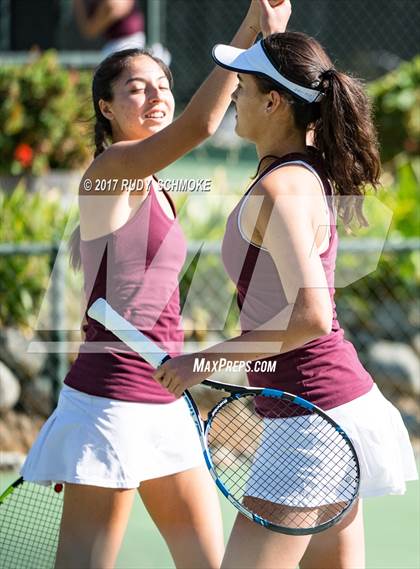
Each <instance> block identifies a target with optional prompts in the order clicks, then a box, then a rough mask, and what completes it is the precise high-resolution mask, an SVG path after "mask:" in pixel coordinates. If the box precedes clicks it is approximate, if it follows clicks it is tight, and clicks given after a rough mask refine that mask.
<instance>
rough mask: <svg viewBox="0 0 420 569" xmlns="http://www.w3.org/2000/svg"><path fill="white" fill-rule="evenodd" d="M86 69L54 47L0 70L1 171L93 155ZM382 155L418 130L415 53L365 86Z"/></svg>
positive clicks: (419, 74)
mask: <svg viewBox="0 0 420 569" xmlns="http://www.w3.org/2000/svg"><path fill="white" fill-rule="evenodd" d="M91 79H92V73H91V71H76V70H67V69H64V68H63V67H61V66H60V65H59V63H58V60H57V55H56V53H55V52H54V51H52V50H50V51H46V52H44V53H43V54H41V55H38V56H35V58H34V59H33V61H32V62H30V63H28V64H26V65H19V66H10V67H6V66H5V67H3V68H1V69H0V125H1V128H0V175H2V174H3V175H8V174H12V175H18V174H21V173H23V172H25V173H33V174H42V173H45V172H47V171H48V170H50V169H53V168H60V169H73V168H76V169H77V168H81V167H83V165H84V164H85V162H86V161H87V160H88V159H90V158H91V156H92V142H91V138H92V137H91V126H90V121H89V119H90V118H91V117H92V116H93V108H92V103H91V94H90V88H91ZM369 92H370V94H371V96H372V98H373V103H374V108H375V115H376V122H377V125H378V129H379V135H380V141H381V152H382V160H383V161H384V162H387V161H389V160H392V159H393V158H394V157H395V156H396V155H397V154H400V153H401V152H402V151H404V152H406V153H408V154H410V155H414V154H416V153H418V150H419V135H420V117H419V108H420V57H417V58H415V59H413V60H412V61H411V62H408V63H404V64H402V65H401V66H400V67H399V68H398V69H397V70H395V71H393V72H392V73H389V74H388V75H386V76H384V77H383V78H381V79H379V80H378V81H375V82H374V83H372V84H371V85H370V86H369Z"/></svg>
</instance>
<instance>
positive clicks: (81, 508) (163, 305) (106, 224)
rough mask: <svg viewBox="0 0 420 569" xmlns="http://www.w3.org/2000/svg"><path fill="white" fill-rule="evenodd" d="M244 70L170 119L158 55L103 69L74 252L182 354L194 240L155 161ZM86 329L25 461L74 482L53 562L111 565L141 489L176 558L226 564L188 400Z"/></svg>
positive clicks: (97, 287)
mask: <svg viewBox="0 0 420 569" xmlns="http://www.w3.org/2000/svg"><path fill="white" fill-rule="evenodd" d="M260 2H261V0H259V1H258V2H251V5H250V8H249V11H248V13H247V15H246V17H245V18H244V21H243V23H242V25H241V27H240V28H239V30H238V32H237V34H236V36H235V37H234V39H233V42H232V45H234V46H237V47H238V48H246V47H249V46H250V45H252V42H253V41H255V38H256V35H257V33H258V30H259V28H260V11H259V4H260ZM289 16H290V3H289V2H285V3H284V4H283V5H282V6H279V7H278V8H276V10H274V11H273V12H272V13H271V16H270V18H269V21H267V22H265V21H264V20H261V26H264V29H267V30H268V31H270V30H271V31H272V32H274V31H279V30H281V31H284V29H285V27H286V24H287V21H288V19H289ZM235 83H236V78H235V75H234V74H233V73H229V72H227V71H225V70H222V69H220V68H216V69H215V70H214V71H213V72H212V73H211V75H210V76H209V77H208V79H207V80H206V81H205V82H204V83H203V85H202V86H201V87H200V88H199V90H198V91H197V93H196V94H195V95H194V97H193V98H192V100H191V101H190V103H189V104H188V106H187V107H186V109H185V111H184V112H183V113H182V114H181V115H180V116H179V117H178V118H177V119H176V120H175V121H174V122H172V119H173V113H174V99H173V95H172V77H171V74H170V71H169V69H168V68H167V67H166V65H165V64H164V63H163V62H161V61H160V60H159V59H157V58H156V57H153V56H151V55H150V54H148V53H147V52H144V51H142V50H140V49H129V50H125V51H119V52H117V53H115V54H113V55H111V56H109V57H108V58H107V59H105V60H104V61H103V62H102V63H101V65H100V66H99V67H98V69H97V70H96V72H95V74H94V77H93V85H92V94H93V104H94V108H95V115H96V124H95V145H96V151H95V159H94V161H93V162H92V164H91V165H90V166H89V168H88V169H87V171H86V173H85V174H84V176H83V179H82V182H81V184H80V196H79V205H80V229H78V230H77V231H76V232H75V234H74V236H73V244H72V245H73V260H74V262H75V264H77V262H78V259H77V257H78V256H79V255H80V257H81V265H82V268H83V271H84V277H85V294H86V299H87V307H89V306H90V305H91V304H92V303H93V302H94V301H95V300H96V299H97V298H98V297H105V298H107V300H108V301H109V302H110V303H111V304H113V306H115V307H116V308H117V309H118V310H119V311H120V312H121V314H123V315H124V316H125V317H126V318H127V319H128V320H129V321H130V322H131V323H132V324H134V325H135V326H136V327H138V329H139V330H142V331H144V332H146V334H148V335H149V337H150V338H151V339H152V340H154V341H155V342H157V343H159V344H160V345H161V347H162V348H164V349H165V350H167V351H168V352H169V353H170V354H172V355H176V354H179V353H181V351H182V341H183V331H182V328H181V325H180V316H179V292H178V274H179V272H180V270H181V267H182V265H183V263H184V260H185V256H186V244H185V238H184V236H183V233H182V231H181V228H180V225H179V223H178V220H177V218H176V213H175V209H174V206H173V203H172V201H171V200H170V198H169V195H167V194H166V193H165V192H162V191H159V184H158V182H157V181H156V179H155V178H154V177H153V173H154V172H156V171H159V170H161V169H162V168H164V167H165V166H167V165H169V164H170V163H172V162H174V161H175V160H176V159H177V158H179V157H181V156H183V155H184V154H185V153H187V152H188V151H190V150H191V149H193V148H194V147H196V146H197V145H198V144H200V143H201V142H202V141H203V140H205V139H206V138H207V137H208V136H210V135H211V134H212V133H213V132H214V131H215V130H216V128H217V127H218V125H219V123H220V121H221V119H222V117H223V115H224V113H225V111H226V109H227V108H228V106H229V103H230V94H231V93H232V90H233V89H234V86H235ZM125 182H128V183H129V184H130V183H131V184H133V186H132V187H133V188H135V189H134V190H133V191H129V190H130V187H131V186H130V187H128V186H127V185H126V186H124V183H125ZM139 182H140V184H139ZM98 196H101V198H102V199H101V200H99V199H98ZM79 261H80V259H79ZM84 332H85V335H86V337H85V341H84V343H83V344H82V345H81V347H80V351H79V355H78V357H77V359H76V361H75V362H74V364H73V366H72V367H71V369H70V371H69V373H68V375H67V377H66V379H65V386H64V387H63V389H62V392H61V394H60V399H59V403H58V407H57V409H56V410H55V411H54V413H53V415H52V416H51V417H50V418H49V419H48V421H47V422H46V424H45V425H44V427H43V428H42V430H41V432H40V434H39V436H38V438H37V440H36V442H35V444H34V446H33V447H32V449H31V451H30V453H29V455H28V457H27V460H26V462H25V464H24V466H23V469H22V475H23V477H24V479H25V480H28V481H32V482H39V483H44V484H48V483H50V482H51V481H57V482H64V483H65V495H64V510H63V517H62V522H61V531H60V540H59V546H58V553H57V559H56V567H57V569H58V568H61V569H70V568H87V567H92V568H95V569H98V568H105V567H107V568H110V567H113V566H114V563H115V560H116V557H117V554H118V551H119V548H120V545H121V541H122V538H123V535H124V531H125V528H126V524H127V520H128V515H129V512H130V508H131V504H132V500H133V497H134V494H135V492H136V490H137V489H138V490H139V493H140V496H141V498H142V500H143V502H144V504H145V505H146V508H147V509H148V511H149V513H150V515H151V517H152V519H153V520H154V522H155V523H156V525H157V527H158V528H159V530H160V532H161V534H162V535H163V537H164V538H165V540H166V542H167V544H168V547H169V549H170V552H171V554H172V557H173V559H174V562H175V564H176V566H177V567H194V568H199V567H203V568H204V567H205V568H210V567H212V568H214V569H215V568H216V567H219V566H220V562H221V560H222V556H223V532H222V524H221V516H220V511H219V505H218V500H217V494H216V490H215V487H214V485H213V483H212V482H211V478H210V476H209V474H208V471H207V469H206V468H205V465H204V460H203V455H202V451H201V447H200V443H199V439H198V437H197V433H196V431H195V427H194V424H193V421H192V420H191V417H190V415H189V410H188V407H187V405H186V403H185V401H183V400H176V398H175V397H174V396H173V395H172V394H170V393H169V392H168V391H167V390H166V389H164V388H163V387H161V386H159V385H158V384H157V383H156V382H155V381H154V380H153V377H152V372H153V368H152V367H151V366H150V365H149V364H147V363H146V361H145V360H143V359H142V358H140V357H139V356H138V355H137V354H136V353H134V352H133V351H128V350H127V349H124V347H121V345H116V337H115V336H114V335H113V334H112V333H110V332H109V331H107V330H106V329H105V328H104V327H103V326H101V325H100V324H98V323H97V322H95V321H94V320H92V319H90V318H88V319H87V321H86V323H85V326H84Z"/></svg>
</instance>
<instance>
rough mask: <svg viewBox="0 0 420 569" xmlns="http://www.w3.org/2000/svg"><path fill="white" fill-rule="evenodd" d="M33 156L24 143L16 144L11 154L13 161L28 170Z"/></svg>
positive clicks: (30, 149)
mask: <svg viewBox="0 0 420 569" xmlns="http://www.w3.org/2000/svg"><path fill="white" fill-rule="evenodd" d="M33 156H34V151H33V150H32V148H31V147H30V146H29V144H26V143H25V142H21V143H20V144H18V145H17V146H16V148H15V152H14V154H13V157H14V159H15V160H17V161H18V162H20V164H21V166H23V168H28V167H29V166H30V165H31V164H32V158H33Z"/></svg>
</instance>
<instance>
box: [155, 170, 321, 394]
mask: <svg viewBox="0 0 420 569" xmlns="http://www.w3.org/2000/svg"><path fill="white" fill-rule="evenodd" d="M300 170H302V169H299V168H298V167H293V166H290V167H285V168H282V169H280V170H277V171H275V172H273V173H272V174H271V175H269V176H267V177H266V178H264V179H263V180H262V181H261V182H260V183H259V185H258V188H255V189H259V190H261V191H262V194H263V196H264V197H263V200H262V206H261V210H260V215H259V216H258V221H257V225H256V229H257V234H259V235H261V236H264V238H263V240H262V244H263V246H264V247H265V248H267V249H268V251H269V253H270V255H271V257H272V259H273V261H274V264H275V266H276V269H277V271H278V274H279V276H280V279H281V283H282V286H283V289H284V292H285V296H286V299H287V302H288V304H287V305H286V307H285V308H284V309H283V310H282V311H281V312H280V313H279V314H277V315H276V316H274V317H273V318H272V319H270V320H269V321H268V322H265V323H264V324H262V325H261V326H259V327H257V328H255V329H254V330H252V331H250V332H247V333H245V334H243V335H241V336H238V337H235V338H232V339H230V340H227V341H225V342H221V343H219V344H216V345H215V346H212V347H211V348H208V349H206V350H203V351H201V352H197V353H195V354H187V355H185V356H180V357H178V358H175V359H174V360H170V361H168V362H166V363H165V364H164V365H163V366H161V367H160V368H159V369H158V370H157V371H156V372H155V374H154V377H155V379H157V380H158V381H159V380H160V379H161V380H162V381H161V383H162V385H164V386H165V387H167V388H169V390H170V391H171V392H173V393H175V394H176V395H177V396H179V395H181V393H182V392H183V390H184V389H186V388H188V387H190V386H191V385H194V384H196V383H199V382H201V381H202V380H203V379H205V378H206V377H207V376H208V375H209V374H208V373H204V372H203V373H197V372H195V373H194V372H193V363H194V359H195V358H205V359H206V360H208V361H210V362H212V361H220V359H221V358H224V359H225V360H226V361H227V362H239V361H242V362H245V361H252V360H257V359H261V358H266V357H270V356H274V355H277V354H281V353H285V352H288V351H290V350H293V349H296V348H298V347H300V346H302V345H303V344H306V343H307V342H309V341H311V340H314V339H316V338H318V337H320V336H322V335H325V334H328V333H329V332H330V330H331V323H332V306H331V299H330V296H329V291H328V284H327V281H326V277H325V272H324V269H323V266H322V263H321V260H320V257H319V255H318V253H317V250H316V247H315V248H314V245H315V242H316V235H317V227H316V223H314V215H313V210H314V208H313V204H314V203H317V202H316V199H314V196H316V195H318V197H319V188H318V187H317V182H316V181H315V180H314V179H313V176H312V175H311V174H308V173H307V172H305V171H303V172H301V171H300ZM302 188H305V189H304V190H302Z"/></svg>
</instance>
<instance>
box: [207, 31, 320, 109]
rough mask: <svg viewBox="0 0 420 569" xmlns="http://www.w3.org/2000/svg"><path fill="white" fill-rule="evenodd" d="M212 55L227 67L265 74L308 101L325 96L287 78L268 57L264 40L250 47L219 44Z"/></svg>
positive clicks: (314, 101) (233, 69)
mask: <svg viewBox="0 0 420 569" xmlns="http://www.w3.org/2000/svg"><path fill="white" fill-rule="evenodd" d="M212 56H213V59H214V61H215V62H216V63H217V64H218V65H220V66H221V67H224V68H225V69H229V70H230V71H238V72H240V73H252V74H254V75H259V76H264V77H266V78H267V79H271V80H272V81H274V83H277V84H278V85H279V86H281V87H283V88H284V89H286V90H287V91H289V92H290V93H292V94H293V95H296V96H297V97H299V98H300V99H302V100H304V101H306V102H307V103H316V102H318V101H319V100H320V99H321V98H322V97H323V93H322V92H321V91H317V90H316V89H309V88H308V87H302V86H301V85H297V84H296V83H293V82H292V81H289V79H286V77H284V75H282V74H281V73H280V72H279V71H278V70H277V69H276V68H275V67H274V65H273V64H272V63H271V61H270V59H269V58H268V57H267V55H266V53H265V51H264V48H263V46H262V40H261V41H259V42H257V43H256V44H254V45H253V46H252V47H250V48H249V49H239V48H237V47H232V46H230V45H223V44H217V45H215V46H214V48H213V51H212Z"/></svg>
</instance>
